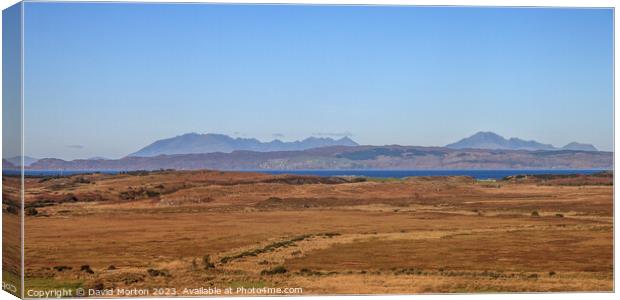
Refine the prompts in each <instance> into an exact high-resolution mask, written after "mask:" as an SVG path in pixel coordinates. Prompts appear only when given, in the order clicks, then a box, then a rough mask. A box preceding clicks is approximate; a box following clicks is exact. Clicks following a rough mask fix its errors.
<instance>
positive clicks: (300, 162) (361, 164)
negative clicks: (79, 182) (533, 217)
mask: <svg viewBox="0 0 620 300" xmlns="http://www.w3.org/2000/svg"><path fill="white" fill-rule="evenodd" d="M612 168H613V153H612V152H603V151H573V150H552V151H543V150H538V151H527V150H488V149H450V148H445V147H408V146H331V147H322V148H314V149H308V150H298V151H274V152H257V151H233V152H231V153H223V152H217V153H202V154H175V155H160V156H156V157H139V156H127V157H124V158H122V159H116V160H84V159H80V160H73V161H65V160H61V159H53V158H49V159H41V160H39V161H37V162H35V163H33V164H32V165H31V166H30V167H28V169H33V170H93V171H95V170H156V169H176V170H197V169H215V170H303V169H401V170H402V169H410V170H413V169H425V170H426V169H612Z"/></svg>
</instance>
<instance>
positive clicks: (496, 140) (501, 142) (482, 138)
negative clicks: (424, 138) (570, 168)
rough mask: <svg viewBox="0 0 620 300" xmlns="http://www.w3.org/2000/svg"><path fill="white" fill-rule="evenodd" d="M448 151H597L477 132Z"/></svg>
mask: <svg viewBox="0 0 620 300" xmlns="http://www.w3.org/2000/svg"><path fill="white" fill-rule="evenodd" d="M446 148H450V149H492V150H529V151H535V150H547V151H549V150H575V151H598V149H596V147H594V146H593V145H590V144H580V143H577V142H572V143H569V144H567V145H566V146H564V147H561V148H557V147H554V146H553V145H551V144H543V143H539V142H537V141H526V140H522V139H520V138H510V139H506V138H504V137H503V136H501V135H498V134H496V133H493V132H478V133H476V134H474V135H472V136H470V137H468V138H464V139H462V140H460V141H458V142H456V143H452V144H448V145H446Z"/></svg>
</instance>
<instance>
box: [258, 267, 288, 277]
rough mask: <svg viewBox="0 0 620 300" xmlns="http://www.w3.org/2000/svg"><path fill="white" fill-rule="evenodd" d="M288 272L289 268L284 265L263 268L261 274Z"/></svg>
mask: <svg viewBox="0 0 620 300" xmlns="http://www.w3.org/2000/svg"><path fill="white" fill-rule="evenodd" d="M286 272H288V270H287V269H286V268H285V267H284V266H277V267H273V268H271V269H269V270H263V271H261V272H260V274H261V275H276V274H284V273H286Z"/></svg>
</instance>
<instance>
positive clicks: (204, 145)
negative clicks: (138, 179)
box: [129, 133, 358, 157]
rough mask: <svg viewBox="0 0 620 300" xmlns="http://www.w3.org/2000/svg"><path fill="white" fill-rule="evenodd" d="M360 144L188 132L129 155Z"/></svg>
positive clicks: (333, 140) (229, 151) (318, 139)
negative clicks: (234, 136)
mask: <svg viewBox="0 0 620 300" xmlns="http://www.w3.org/2000/svg"><path fill="white" fill-rule="evenodd" d="M357 145H358V144H357V143H356V142H354V141H353V140H351V139H350V138H348V137H343V138H341V139H332V138H317V137H309V138H307V139H304V140H302V141H294V142H283V141H281V140H278V139H276V140H273V141H271V142H261V141H259V140H257V139H253V138H232V137H230V136H227V135H224V134H213V133H207V134H197V133H187V134H184V135H180V136H176V137H173V138H168V139H163V140H158V141H155V142H154V143H152V144H150V145H148V146H146V147H144V148H142V149H140V150H138V151H137V152H134V153H132V154H130V155H129V156H138V157H153V156H158V155H164V154H165V155H174V154H200V153H217V152H222V153H231V152H233V151H242V150H245V151H255V152H273V151H299V150H307V149H311V148H319V147H328V146H357Z"/></svg>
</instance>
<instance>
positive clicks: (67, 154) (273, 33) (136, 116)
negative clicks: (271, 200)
mask: <svg viewBox="0 0 620 300" xmlns="http://www.w3.org/2000/svg"><path fill="white" fill-rule="evenodd" d="M612 22H613V11H612V10H609V9H548V8H546V9H540V8H475V7H404V6H400V7H399V6H395V7H377V6H374V7H373V6H362V7H354V6H273V5H271V6H269V5H265V6H241V5H236V6H235V5H207V4H198V5H187V4H150V5H146V4H110V3H98V4H93V3H91V4H76V3H73V4H60V3H27V4H26V7H25V61H26V62H25V95H24V96H25V103H26V104H25V107H26V108H25V109H26V111H25V119H26V128H25V133H26V137H25V143H26V146H25V148H26V149H25V151H26V154H27V155H31V156H35V157H59V158H65V159H73V158H86V157H91V156H104V157H109V158H117V157H122V156H124V155H126V154H128V153H131V152H134V151H136V150H138V149H139V148H141V147H143V146H145V145H147V144H149V143H151V142H153V141H154V140H157V139H161V138H167V137H171V136H176V135H180V134H183V133H187V132H199V133H207V132H213V133H224V134H229V135H232V136H239V137H256V138H258V139H260V140H263V141H266V140H271V139H274V138H276V137H277V138H280V139H282V140H296V139H302V138H305V137H308V136H311V135H316V134H323V133H325V134H335V135H338V134H339V133H346V134H351V135H352V138H353V139H354V140H356V141H357V142H359V143H362V144H376V145H383V144H402V145H421V146H441V145H445V144H447V143H451V142H454V141H456V140H458V139H460V138H463V137H465V136H469V135H471V134H473V133H475V132H477V131H494V132H497V133H499V134H501V135H504V136H506V137H521V138H525V139H535V140H538V141H540V142H544V143H552V144H554V145H556V146H563V145H564V144H567V143H569V142H572V141H579V142H584V143H592V144H594V145H595V146H596V147H598V148H600V149H602V150H611V149H612V147H613V145H612V143H613V77H612V75H613V64H612V61H613V53H612V50H613V49H612V34H613V32H612Z"/></svg>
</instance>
